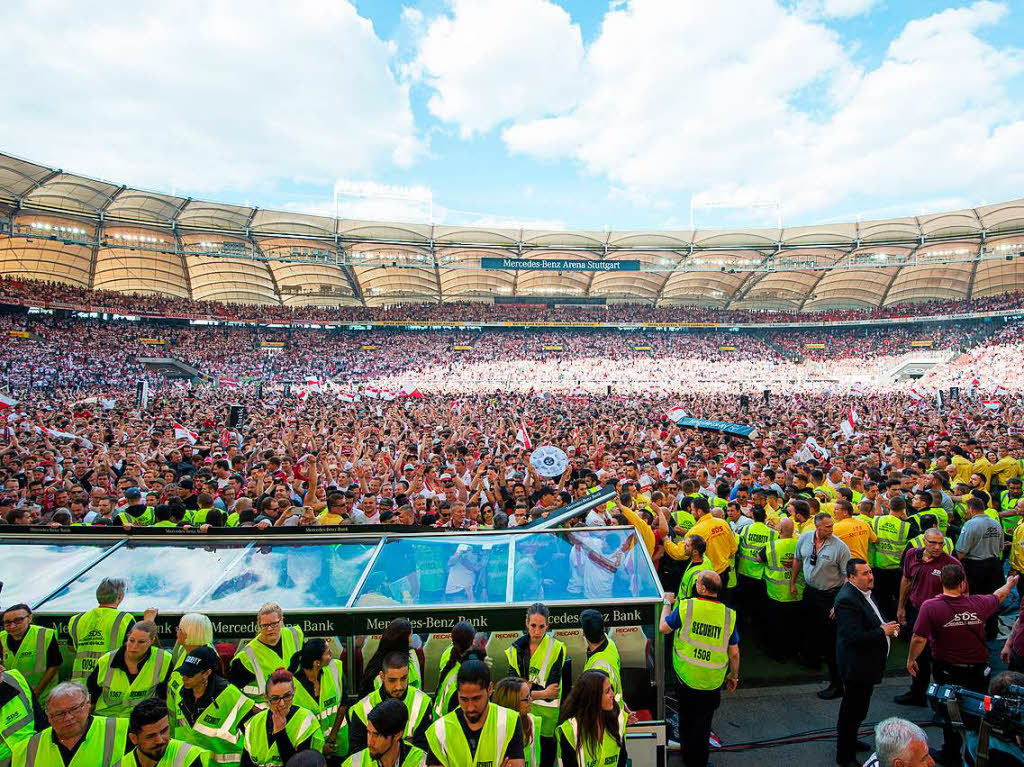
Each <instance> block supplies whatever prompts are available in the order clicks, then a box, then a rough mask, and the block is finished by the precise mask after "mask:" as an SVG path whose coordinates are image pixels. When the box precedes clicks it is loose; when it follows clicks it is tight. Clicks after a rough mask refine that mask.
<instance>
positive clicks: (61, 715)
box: [47, 699, 89, 722]
mask: <svg viewBox="0 0 1024 767" xmlns="http://www.w3.org/2000/svg"><path fill="white" fill-rule="evenodd" d="M88 703H89V700H88V699H86V700H83V701H82V702H81V703H79V704H78V705H77V706H72V707H71V708H67V709H64V710H63V711H51V712H48V713H47V717H48V718H49V719H50V721H51V722H52V721H54V720H56V721H60V720H61V719H66V718H67V717H69V716H74V715H75V714H76V713H77V712H79V711H81V710H82V707H83V706H86V705H88Z"/></svg>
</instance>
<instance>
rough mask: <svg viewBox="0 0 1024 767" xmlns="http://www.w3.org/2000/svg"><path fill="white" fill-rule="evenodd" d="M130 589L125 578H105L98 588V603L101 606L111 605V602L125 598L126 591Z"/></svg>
mask: <svg viewBox="0 0 1024 767" xmlns="http://www.w3.org/2000/svg"><path fill="white" fill-rule="evenodd" d="M127 587H128V584H127V582H126V581H125V579H124V578H104V579H103V580H102V581H100V585H99V586H97V587H96V601H97V602H99V603H100V604H101V605H109V604H110V603H111V602H116V601H117V600H119V599H121V598H122V597H124V592H125V589H126V588H127Z"/></svg>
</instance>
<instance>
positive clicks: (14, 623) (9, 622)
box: [4, 615, 28, 626]
mask: <svg viewBox="0 0 1024 767" xmlns="http://www.w3.org/2000/svg"><path fill="white" fill-rule="evenodd" d="M27 620H28V616H27V615H22V616H21V617H20V618H4V625H5V626H17V625H18V624H19V623H24V622H25V621H27Z"/></svg>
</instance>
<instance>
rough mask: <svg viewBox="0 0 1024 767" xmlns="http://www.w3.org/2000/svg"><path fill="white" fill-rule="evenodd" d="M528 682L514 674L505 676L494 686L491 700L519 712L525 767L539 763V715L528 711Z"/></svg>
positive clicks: (533, 766)
mask: <svg viewBox="0 0 1024 767" xmlns="http://www.w3.org/2000/svg"><path fill="white" fill-rule="evenodd" d="M530 687H531V685H530V683H529V682H527V681H526V680H525V679H520V678H519V677H516V676H507V677H505V678H504V679H502V680H501V681H500V682H498V683H497V684H496V685H495V686H494V694H493V695H492V696H491V702H492V703H496V704H497V705H499V706H501V707H503V708H507V709H509V710H510V711H515V712H516V713H517V714H519V724H520V726H521V727H522V728H523V754H524V756H525V757H526V767H538V765H539V764H540V717H539V716H537V715H536V714H531V713H530Z"/></svg>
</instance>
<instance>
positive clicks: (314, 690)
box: [288, 639, 348, 756]
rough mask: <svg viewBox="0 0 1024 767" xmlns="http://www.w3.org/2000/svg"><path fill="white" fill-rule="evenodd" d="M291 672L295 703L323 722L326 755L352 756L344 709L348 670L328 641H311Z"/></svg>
mask: <svg viewBox="0 0 1024 767" xmlns="http://www.w3.org/2000/svg"><path fill="white" fill-rule="evenodd" d="M288 670H289V671H291V672H292V674H294V675H295V681H296V682H298V684H296V685H295V704H296V705H297V706H301V707H302V708H307V709H309V710H310V711H312V712H313V713H314V714H316V717H317V719H319V720H320V729H321V730H322V731H323V733H324V741H325V742H324V754H325V755H327V756H331V755H333V754H342V755H344V754H347V753H348V726H347V725H346V722H345V710H344V707H343V706H342V703H343V702H344V694H343V691H342V687H343V685H342V678H343V677H344V676H345V671H344V669H343V668H342V666H341V663H340V662H339V661H336V660H334V658H333V656H332V655H331V648H330V646H328V644H327V640H326V639H307V640H306V641H305V643H304V644H303V645H302V650H301V651H300V652H297V653H295V655H293V656H292V662H291V664H290V665H289V667H288Z"/></svg>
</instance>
